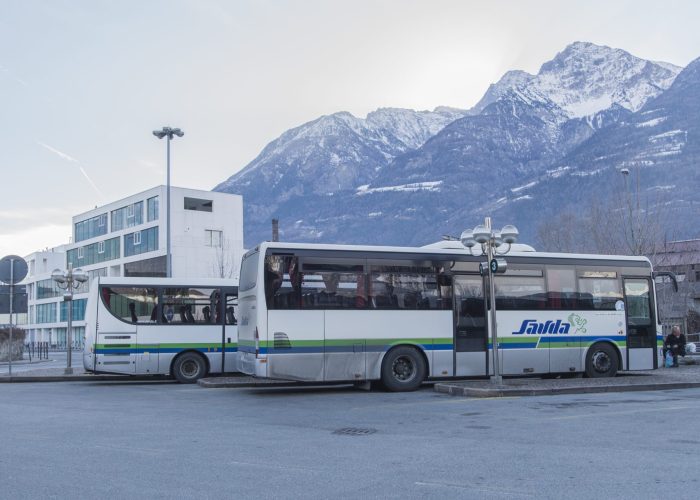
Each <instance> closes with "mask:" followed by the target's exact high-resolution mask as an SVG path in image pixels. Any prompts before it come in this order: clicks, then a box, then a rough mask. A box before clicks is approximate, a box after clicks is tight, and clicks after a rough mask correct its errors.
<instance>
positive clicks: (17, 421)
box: [0, 382, 700, 498]
mask: <svg viewBox="0 0 700 500" xmlns="http://www.w3.org/2000/svg"><path fill="white" fill-rule="evenodd" d="M697 415H700V389H684V390H669V391H661V392H649V393H646V392H639V393H623V394H585V395H563V396H541V397H529V398H497V399H469V398H460V397H450V396H445V395H442V394H437V393H435V392H434V391H433V390H432V388H430V387H427V388H425V389H423V390H421V391H418V392H415V393H407V394H396V393H385V392H363V391H357V390H354V389H352V388H349V387H340V388H338V387H335V388H275V389H218V390H207V389H203V388H200V387H198V386H196V385H194V386H183V385H178V384H170V383H137V382H129V383H115V382H102V383H100V382H95V383H78V382H68V383H59V384H31V383H27V384H2V385H0V443H2V446H1V447H0V488H1V489H0V491H3V492H4V493H3V495H2V496H3V497H6V498H103V497H112V498H124V497H130V498H192V497H197V498H232V497H239V498H250V497H253V496H255V497H261V498H329V497H333V498H380V497H381V498H424V497H435V498H563V497H567V498H591V497H599V496H604V497H610V498H662V497H669V498H671V497H672V498H697V490H698V486H699V484H698V469H697V465H698V458H697V457H698V445H700V440H698V438H697V437H696V432H694V431H692V428H691V427H686V426H685V425H684V424H683V423H684V422H690V421H692V420H693V419H695V418H697Z"/></svg>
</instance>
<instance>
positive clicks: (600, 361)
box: [586, 344, 619, 378]
mask: <svg viewBox="0 0 700 500" xmlns="http://www.w3.org/2000/svg"><path fill="white" fill-rule="evenodd" d="M618 364H619V363H618V359H617V352H616V351H615V349H613V347H612V346H611V345H610V344H593V345H592V346H591V348H590V349H588V354H586V376H587V377H591V378H600V377H614V376H615V375H616V374H617V369H618Z"/></svg>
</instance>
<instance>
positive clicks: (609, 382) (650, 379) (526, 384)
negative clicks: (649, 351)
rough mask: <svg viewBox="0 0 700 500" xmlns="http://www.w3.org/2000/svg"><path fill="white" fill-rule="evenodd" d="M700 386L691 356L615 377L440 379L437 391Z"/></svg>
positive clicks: (698, 362)
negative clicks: (497, 380) (670, 365)
mask: <svg viewBox="0 0 700 500" xmlns="http://www.w3.org/2000/svg"><path fill="white" fill-rule="evenodd" d="M691 387H700V358H699V357H697V356H694V357H693V356H688V357H686V358H685V359H684V360H681V365H680V367H679V368H659V369H658V370H650V371H632V372H622V373H620V374H618V376H617V377H614V378H563V379H542V378H535V377H532V378H506V379H504V380H503V384H502V385H494V384H493V383H492V382H491V381H489V380H461V381H454V382H438V383H436V384H435V391H437V392H440V393H444V394H449V395H451V396H462V397H472V398H493V397H510V396H542V395H554V394H585V393H594V392H629V391H663V390H670V389H688V388H691Z"/></svg>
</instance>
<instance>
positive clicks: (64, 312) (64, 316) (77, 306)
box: [61, 299, 87, 322]
mask: <svg viewBox="0 0 700 500" xmlns="http://www.w3.org/2000/svg"><path fill="white" fill-rule="evenodd" d="M70 303H71V304H73V321H83V320H84V319H85V305H86V303H87V299H76V300H71V301H70ZM61 321H62V322H63V321H68V302H65V301H64V302H61Z"/></svg>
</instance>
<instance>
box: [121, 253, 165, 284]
mask: <svg viewBox="0 0 700 500" xmlns="http://www.w3.org/2000/svg"><path fill="white" fill-rule="evenodd" d="M137 276H141V277H148V278H165V276H166V272H165V255H162V256H160V257H154V258H152V259H144V260H137V261H136V262H127V263H125V264H124V277H126V278H133V277H137Z"/></svg>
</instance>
